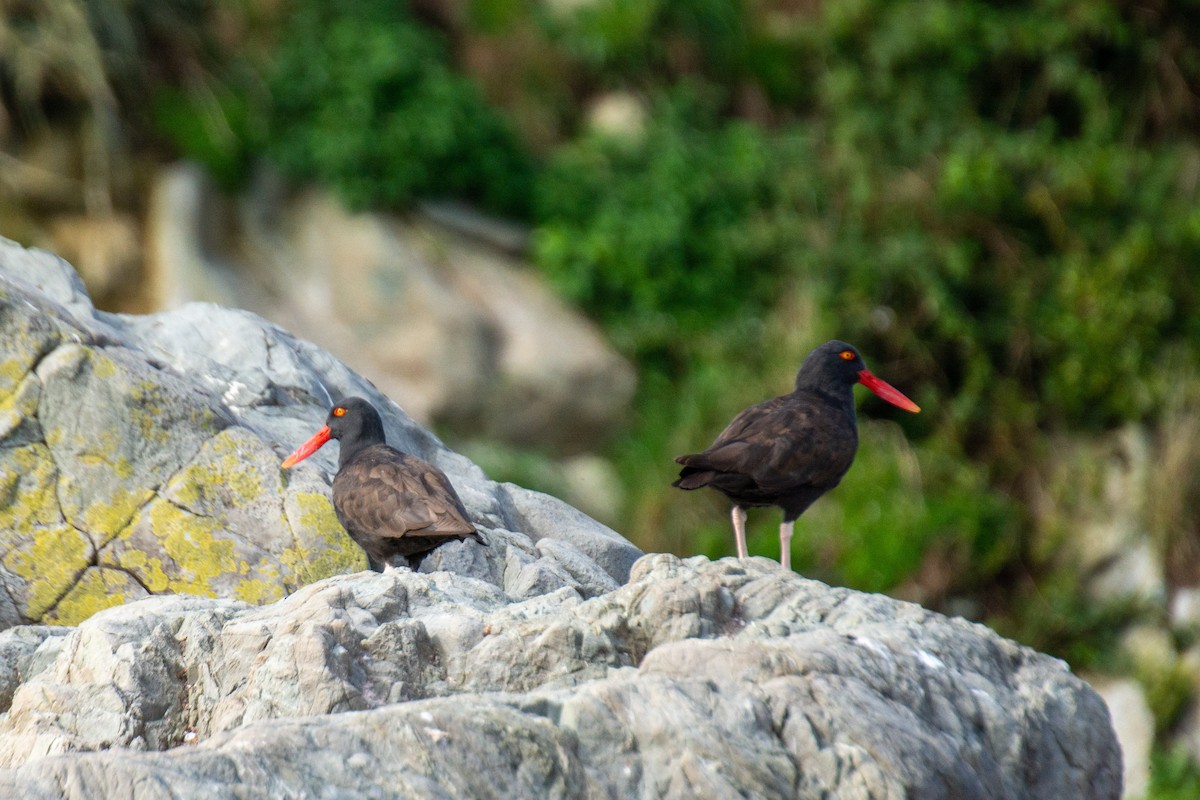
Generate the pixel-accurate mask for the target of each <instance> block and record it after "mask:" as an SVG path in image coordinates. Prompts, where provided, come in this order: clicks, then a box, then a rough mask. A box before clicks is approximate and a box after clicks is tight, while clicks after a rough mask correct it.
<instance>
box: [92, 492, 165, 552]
mask: <svg viewBox="0 0 1200 800" xmlns="http://www.w3.org/2000/svg"><path fill="white" fill-rule="evenodd" d="M153 496H154V492H152V491H151V490H150V489H141V490H138V491H132V492H131V491H126V490H124V489H115V490H114V491H113V494H112V497H108V498H100V499H97V500H93V501H92V502H90V503H88V505H87V507H86V508H84V509H83V515H82V519H81V522H82V526H83V528H84V529H85V530H87V531H90V532H91V533H92V535H93V536H95V537H96V539H97V542H96V545H97V547H104V546H105V545H106V544H108V543H109V542H111V541H112V540H113V539H114V538H116V537H117V536H118V535H120V533H121V531H123V530H125V528H126V527H128V526H129V523H130V521H131V520H132V519H133V516H134V514H136V513H137V510H138V509H139V508H141V507H142V506H144V505H145V504H146V503H148V502H149V501H150V498H152V497H153Z"/></svg>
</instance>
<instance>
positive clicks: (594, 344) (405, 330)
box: [146, 165, 634, 454]
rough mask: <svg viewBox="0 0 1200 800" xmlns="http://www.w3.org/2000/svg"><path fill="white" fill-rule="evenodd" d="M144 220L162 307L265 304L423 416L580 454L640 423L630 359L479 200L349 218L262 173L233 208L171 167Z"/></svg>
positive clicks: (188, 171)
mask: <svg viewBox="0 0 1200 800" xmlns="http://www.w3.org/2000/svg"><path fill="white" fill-rule="evenodd" d="M214 217H217V218H222V217H226V218H233V219H236V220H237V224H236V225H234V226H232V227H231V226H224V227H223V226H221V225H217V224H214ZM146 228H147V240H148V242H149V245H150V246H149V251H148V254H147V256H148V259H147V260H148V271H149V277H150V280H151V282H152V283H153V284H154V285H155V286H156V287H157V288H156V289H155V294H156V295H157V301H156V302H157V304H158V306H159V307H160V308H174V307H177V306H179V305H182V304H184V303H186V302H189V301H213V302H217V303H221V304H224V305H228V306H237V307H240V308H246V309H250V310H252V311H255V312H257V313H260V314H262V315H263V316H265V317H267V318H269V319H272V320H274V321H276V322H279V323H281V324H283V325H284V326H286V327H287V328H288V329H289V330H292V331H294V332H296V333H297V334H299V335H301V336H303V337H305V338H307V339H311V340H313V341H315V342H319V343H321V345H322V346H323V347H325V348H326V349H328V350H329V351H330V352H332V353H334V354H335V355H337V356H338V357H339V358H341V359H343V360H344V361H345V362H346V363H347V364H349V365H350V366H351V367H352V368H353V369H355V370H357V371H359V372H361V373H363V374H366V375H371V376H372V379H373V380H374V381H375V382H376V383H377V384H378V385H379V387H380V388H381V389H382V390H383V392H384V393H385V394H387V395H389V396H391V397H397V398H400V397H402V398H404V399H405V409H406V411H408V412H409V414H411V415H412V416H413V418H414V419H416V420H417V421H419V422H421V423H424V424H429V423H431V422H438V423H443V424H449V425H453V426H454V427H455V429H456V430H459V431H461V432H465V433H469V434H472V435H477V436H481V437H484V438H489V439H495V440H501V441H504V442H507V443H509V444H513V445H518V446H536V447H538V448H540V449H549V450H553V451H555V452H560V453H567V454H573V453H579V452H586V451H589V450H591V449H594V448H595V447H596V445H597V444H599V443H601V442H603V441H605V440H606V439H607V438H608V437H609V435H610V434H611V432H612V431H613V430H614V429H616V428H617V427H619V426H620V424H621V423H622V422H623V421H624V420H625V419H626V418H627V416H628V413H629V406H630V401H631V399H632V397H633V391H634V371H633V368H632V366H631V365H630V364H629V363H628V362H627V361H625V360H624V359H623V358H622V357H621V356H620V355H619V354H618V353H617V352H616V351H615V350H614V349H613V348H612V347H611V346H610V345H609V344H608V343H607V342H606V341H605V339H604V337H603V336H602V335H601V334H600V332H599V331H598V330H597V329H596V328H595V326H594V325H592V324H591V323H590V322H588V321H587V320H586V319H584V318H583V317H581V316H580V315H579V314H578V312H576V311H574V310H573V309H571V308H570V307H569V306H567V305H566V304H565V303H564V302H563V301H562V300H561V299H559V298H558V297H556V296H555V295H554V293H553V292H551V291H550V290H549V289H548V288H547V287H546V286H545V285H544V283H543V282H542V281H541V280H540V279H539V278H538V277H537V276H536V273H535V272H534V271H533V269H532V268H531V267H530V266H529V265H528V264H527V263H524V262H523V261H521V260H520V259H519V258H517V257H516V256H514V255H513V252H512V247H513V245H514V240H517V241H519V240H520V239H522V238H524V236H525V234H523V233H509V232H508V231H507V230H506V229H505V228H504V226H502V225H501V223H498V222H494V221H490V220H485V219H483V218H481V217H479V215H478V214H476V213H474V212H471V211H469V210H468V209H465V208H459V207H455V206H444V205H443V206H427V207H425V208H424V209H422V210H420V211H417V212H414V213H412V214H409V215H406V216H397V215H394V214H385V213H379V212H357V213H352V212H350V211H349V210H347V209H346V208H345V207H344V206H343V205H342V204H341V203H340V202H338V201H337V200H336V199H335V198H334V197H333V196H331V195H330V194H328V193H327V192H323V191H319V190H311V191H307V192H303V193H300V194H298V195H295V196H293V195H291V194H289V193H288V192H286V191H284V190H283V189H282V187H279V186H278V185H277V184H276V182H275V181H273V180H272V178H271V176H270V175H268V174H265V173H264V174H261V175H260V176H259V180H258V181H257V182H256V183H255V185H254V187H252V189H251V190H250V191H248V192H246V193H245V194H244V196H242V197H241V198H239V199H238V201H237V202H236V203H231V202H229V201H227V200H225V199H223V198H221V197H220V196H219V195H218V194H217V193H216V192H215V191H214V190H213V189H212V188H211V187H209V186H208V184H207V182H206V180H205V178H204V176H203V174H202V173H201V171H200V170H199V169H197V168H196V167H194V166H189V165H179V166H175V167H169V168H166V169H164V170H163V171H162V174H161V175H160V177H159V179H158V181H157V188H156V190H155V192H154V194H153V199H152V201H151V203H150V212H149V214H148V218H147V222H146ZM494 228H500V230H493V229H494Z"/></svg>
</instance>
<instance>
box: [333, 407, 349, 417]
mask: <svg viewBox="0 0 1200 800" xmlns="http://www.w3.org/2000/svg"><path fill="white" fill-rule="evenodd" d="M333 415H334V416H335V417H344V416H345V415H346V409H344V408H342V407H341V406H338V407H337V408H335V409H334V410H333Z"/></svg>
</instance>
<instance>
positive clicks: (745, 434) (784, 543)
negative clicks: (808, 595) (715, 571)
mask: <svg viewBox="0 0 1200 800" xmlns="http://www.w3.org/2000/svg"><path fill="white" fill-rule="evenodd" d="M856 383H861V384H862V385H864V386H866V387H867V388H868V389H870V390H871V391H872V392H874V393H875V394H877V395H879V396H880V397H881V398H883V399H884V400H886V401H887V402H889V403H891V404H892V405H894V406H898V407H900V408H902V409H904V410H905V411H911V412H913V413H914V414H915V413H917V412H918V411H920V410H921V409H920V408H919V407H917V404H916V403H914V402H913V401H912V400H909V399H908V398H907V397H905V396H904V395H903V394H901V393H900V392H899V391H898V390H896V389H895V388H893V387H892V386H890V385H888V384H887V383H885V382H884V381H882V380H880V379H879V378H876V377H875V376H874V375H872V374H871V372H870V371H869V370H868V369H867V365H866V364H864V363H863V360H862V356H860V355H859V354H858V350H856V349H855V348H854V347H853V346H851V345H848V344H846V343H845V342H839V341H831V342H826V343H825V344H823V345H821V346H820V347H818V348H816V349H815V350H813V351H812V352H811V353H809V354H808V356H807V357H806V358H805V359H804V363H803V364H801V365H800V371H799V372H798V373H797V374H796V390H795V391H794V392H792V393H791V394H785V395H783V396H782V397H776V398H774V399H773V400H767V401H766V402H764V403H759V404H758V405H756V406H751V407H750V408H747V409H746V410H745V411H743V412H742V413H740V414H738V415H737V416H736V417H734V418H733V422H730V423H729V426H728V427H726V428H725V430H723V431H722V432H721V435H720V436H718V437H717V440H716V441H715V442H713V443H712V446H711V447H709V448H708V449H707V450H705V451H704V452H703V453H696V454H694V455H688V456H679V458H676V459H675V461H676V462H677V463H679V464H682V465H683V469H682V470H681V471H680V472H679V480H677V481H675V482H674V483H673V484H671V485H672V486H678V487H679V488H680V489H699V488H701V487H704V486H708V487H710V488H713V489H716V490H717V491H719V492H721V493H723V494H724V495H725V496H726V497H728V498H729V499H730V500H731V501H733V532H734V535H735V536H736V537H737V550H738V557H739V558H745V557H746V509H747V508H751V507H754V506H779V507H780V508H782V509H783V524H782V525H780V526H779V547H780V558H779V560H780V563H782V564H783V566H784V567H785V568H787V569H791V566H792V552H791V542H792V525H793V523H794V522H795V521H796V518H797V517H799V516H800V515H801V514H803V513H804V510H805V509H807V508H808V507H809V506H810V505H812V503H813V501H814V500H816V499H817V498H818V497H820V496H821V495H823V494H825V493H826V492H827V491H829V490H830V489H832V488H833V487H835V486H837V485H838V482H839V481H841V479H842V476H843V475H845V474H846V470H848V469H850V464H851V463H852V462H853V461H854V453H855V451H856V450H857V449H858V427H857V425H856V422H855V415H854V392H853V387H854V384H856Z"/></svg>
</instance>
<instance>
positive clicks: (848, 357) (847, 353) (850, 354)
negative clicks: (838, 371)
mask: <svg viewBox="0 0 1200 800" xmlns="http://www.w3.org/2000/svg"><path fill="white" fill-rule="evenodd" d="M839 355H840V356H841V357H842V361H853V360H854V359H855V358H857V356H855V355H854V351H853V350H843V351H842V352H841V353H839Z"/></svg>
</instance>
